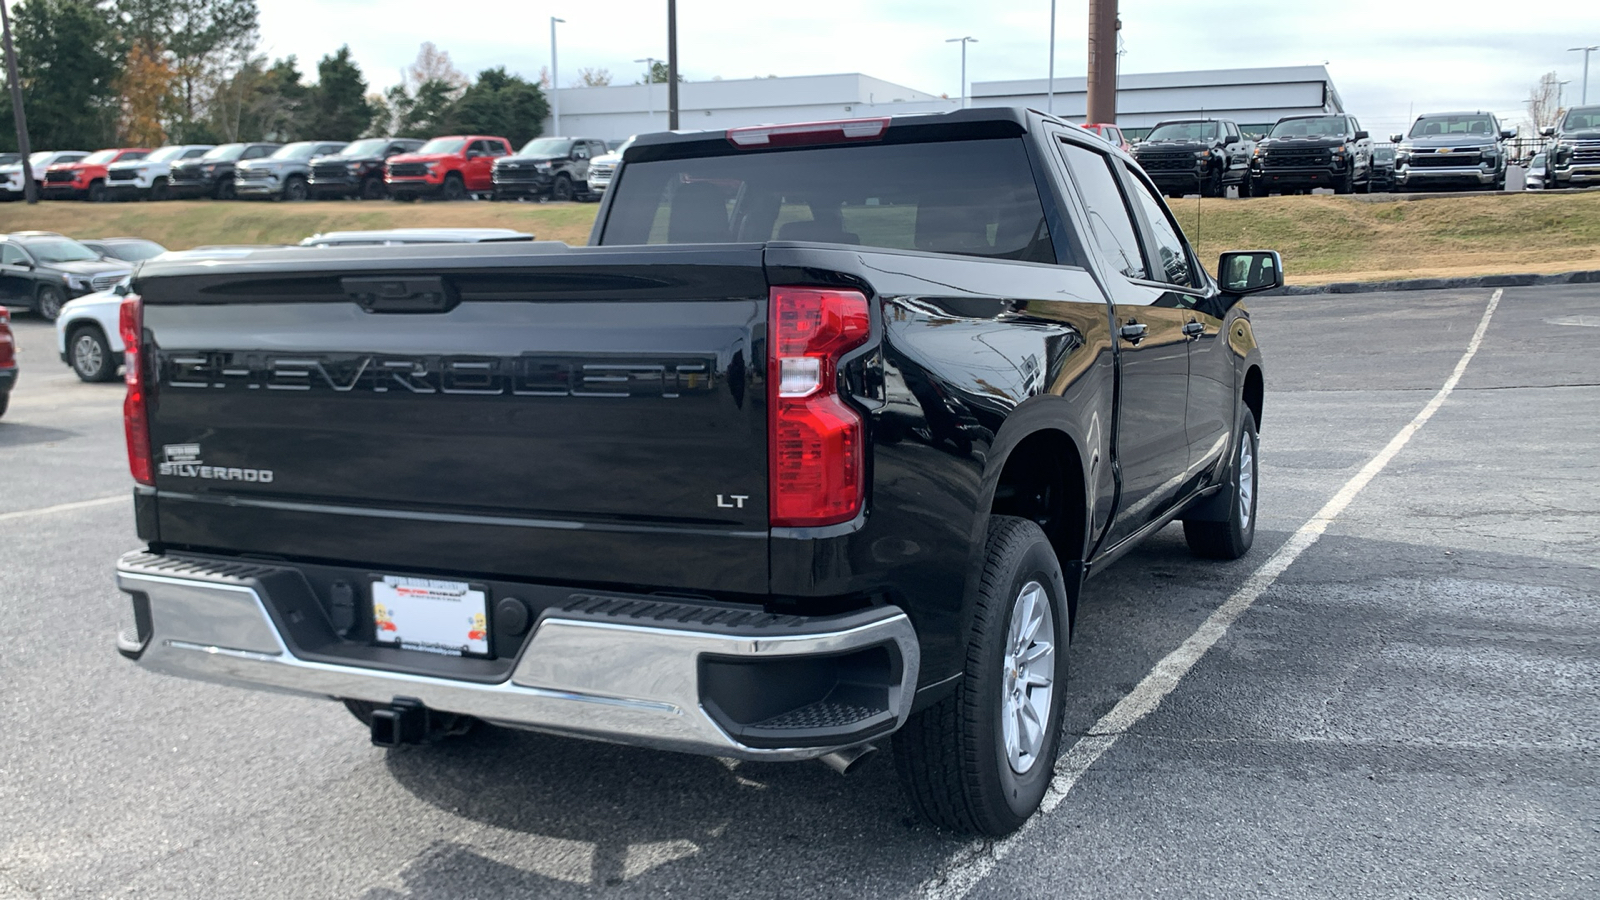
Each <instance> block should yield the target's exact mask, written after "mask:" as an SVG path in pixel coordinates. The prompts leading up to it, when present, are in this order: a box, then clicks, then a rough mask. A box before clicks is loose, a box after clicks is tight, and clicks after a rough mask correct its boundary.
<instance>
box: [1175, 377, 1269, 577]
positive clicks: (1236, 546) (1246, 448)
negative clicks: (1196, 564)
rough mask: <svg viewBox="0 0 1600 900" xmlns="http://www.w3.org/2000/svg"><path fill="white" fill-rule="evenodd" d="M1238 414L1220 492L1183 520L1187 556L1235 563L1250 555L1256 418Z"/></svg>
mask: <svg viewBox="0 0 1600 900" xmlns="http://www.w3.org/2000/svg"><path fill="white" fill-rule="evenodd" d="M1240 406H1241V407H1243V408H1242V409H1241V410H1240V413H1239V428H1238V441H1237V443H1236V445H1235V446H1234V448H1233V462H1232V465H1231V466H1230V467H1229V471H1228V480H1227V482H1226V483H1225V484H1223V486H1222V490H1221V491H1220V492H1218V494H1217V495H1216V496H1214V497H1212V498H1211V499H1210V500H1208V501H1207V502H1205V503H1204V504H1202V505H1201V506H1199V507H1197V508H1196V509H1195V510H1194V512H1193V513H1192V514H1191V515H1189V516H1186V517H1185V518H1184V520H1183V538H1184V540H1185V541H1187V542H1188V544H1189V552H1191V553H1193V554H1194V555H1195V556H1202V557H1205V558H1207V559H1238V558H1239V557H1241V556H1244V555H1245V554H1246V553H1249V552H1250V545H1251V544H1252V543H1253V542H1254V541H1255V536H1256V485H1257V479H1256V475H1257V466H1256V455H1257V453H1256V451H1257V449H1258V442H1257V439H1256V417H1255V414H1254V413H1252V412H1251V411H1250V408H1249V407H1246V406H1244V405H1243V404H1240Z"/></svg>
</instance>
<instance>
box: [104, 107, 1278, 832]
mask: <svg viewBox="0 0 1600 900" xmlns="http://www.w3.org/2000/svg"><path fill="white" fill-rule="evenodd" d="M951 172H961V173H963V177H962V178H959V179H955V178H950V177H949V174H950V173H951ZM1220 271H1221V279H1222V282H1223V284H1222V285H1221V286H1219V285H1218V283H1217V282H1216V281H1215V280H1213V279H1212V278H1211V277H1210V276H1209V275H1207V274H1206V272H1205V271H1204V270H1203V269H1202V268H1201V266H1200V264H1199V261H1198V260H1197V259H1196V258H1195V255H1194V252H1193V250H1192V249H1191V247H1190V246H1189V244H1188V243H1187V242H1186V241H1185V240H1184V238H1183V234H1182V232H1181V231H1180V230H1179V228H1178V226H1177V224H1176V223H1175V222H1174V220H1173V219H1172V217H1171V215H1170V213H1169V212H1168V210H1167V208H1166V206H1165V205H1164V204H1163V202H1162V200H1161V199H1160V193H1159V191H1158V190H1157V189H1156V187H1155V185H1154V184H1152V183H1151V181H1150V180H1149V179H1148V178H1147V177H1146V176H1145V175H1144V174H1143V173H1142V172H1141V171H1140V170H1139V168H1138V167H1137V166H1136V165H1134V163H1133V160H1132V158H1131V157H1129V156H1127V155H1125V154H1123V153H1122V152H1120V151H1119V150H1117V149H1115V148H1113V147H1111V146H1109V145H1107V144H1106V143H1105V142H1104V141H1102V140H1099V139H1098V138H1096V137H1094V136H1092V135H1088V134H1086V133H1084V132H1082V131H1081V130H1079V129H1077V128H1075V127H1073V126H1071V125H1068V124H1066V123H1063V122H1061V121H1058V120H1055V119H1052V118H1048V117H1044V116H1042V115H1041V114H1039V113H1036V112H1024V111H1022V110H1010V109H984V110H976V109H975V110H966V111H960V112H953V113H948V114H943V115H927V116H907V117H903V118H902V117H897V118H895V119H893V120H891V119H887V118H882V119H853V120H849V121H843V122H831V123H817V124H809V125H803V126H772V127H756V128H740V129H735V130H733V131H730V132H727V133H725V134H724V133H722V132H717V133H704V132H702V133H680V134H654V135H648V136H641V137H640V138H639V139H638V140H637V141H636V142H635V143H634V144H633V146H632V147H630V148H629V149H628V151H627V154H626V164H625V165H624V166H623V167H622V168H621V169H619V174H618V176H617V180H616V182H615V183H614V184H613V185H612V187H611V188H610V189H609V190H607V192H606V195H605V200H604V201H603V203H602V206H601V208H600V210H599V215H598V217H597V219H596V222H595V226H594V231H593V234H592V236H591V239H590V246H588V247H583V248H570V247H567V246H566V245H563V244H556V243H548V242H546V243H521V244H479V245H470V246H469V245H432V246H410V247H404V248H386V247H373V248H361V249H340V248H325V249H309V248H308V249H268V250H258V251H244V252H240V253H238V254H230V255H229V257H228V258H226V259H218V258H214V259H205V260H193V259H190V260H185V259H183V258H181V257H180V258H163V259H159V260H153V261H151V262H147V263H145V264H143V267H142V268H141V269H140V271H139V272H138V273H137V275H136V277H135V278H134V280H133V283H132V288H131V293H130V295H129V296H128V297H127V298H126V300H125V301H124V304H123V307H122V328H123V331H124V333H125V339H126V341H127V344H128V347H129V353H130V361H129V363H128V366H127V370H128V372H129V373H130V375H129V384H128V399H127V402H126V407H125V412H126V414H127V415H126V420H127V429H128V437H129V461H130V466H131V468H132V470H133V474H134V477H135V479H136V481H137V482H138V484H137V486H136V488H135V494H134V496H135V505H136V513H137V515H136V518H137V523H138V530H139V535H140V536H141V538H142V539H143V540H144V541H146V542H147V544H148V548H147V549H146V550H145V551H141V552H137V553H133V554H129V555H127V556H125V557H123V558H122V559H121V560H120V562H119V563H118V565H117V577H118V583H119V584H120V586H121V587H122V589H123V590H124V591H126V592H127V593H128V596H129V603H128V604H127V612H128V620H127V621H128V624H127V625H126V626H125V627H124V629H123V630H122V632H121V634H120V635H119V637H118V648H119V649H120V651H121V652H122V653H123V654H124V655H125V656H127V657H129V658H131V659H134V660H137V661H138V664H139V665H141V666H143V667H144V668H146V669H149V670H152V671H158V672H166V673H170V674H175V675H181V676H185V677H191V678H198V679H202V680H208V681H216V682H222V683H226V684H234V685H241V686H248V687H255V688H263V689H273V690H283V691H289V692H294V693H301V694H306V695H312V696H320V697H332V698H341V699H343V700H344V701H345V703H346V705H347V706H348V707H349V709H350V710H351V712H352V713H354V714H355V715H356V716H357V717H358V718H359V719H360V720H361V721H362V722H364V723H365V724H366V725H367V727H368V728H370V732H371V737H372V740H373V741H374V742H375V743H378V744H380V745H394V744H398V743H403V742H410V741H418V740H428V739H433V738H440V737H443V736H446V735H450V734H455V733H459V732H462V731H464V730H466V729H467V727H468V726H469V725H471V724H472V723H473V722H474V721H478V720H482V721H487V722H490V723H494V724H497V725H502V726H511V727H519V728H528V729H534V730H541V731H548V732H554V733H558V734H565V735H572V736H577V737H587V738H597V739H602V740H611V741H621V742H624V743H629V744H637V745H645V746H651V747H657V748H665V749H672V750H681V751H688V752H694V753H706V754H713V755H717V756H723V757H737V758H744V759H755V760H794V759H805V758H818V757H820V758H823V759H825V760H826V761H830V762H831V763H832V764H834V765H835V767H836V768H840V769H845V768H848V767H849V766H850V765H852V764H853V763H854V762H855V761H856V760H858V759H860V758H863V757H864V755H865V754H866V753H867V752H868V750H869V749H870V748H871V747H872V746H873V745H874V743H875V742H888V741H890V740H892V743H893V747H894V753H895V757H896V760H897V762H898V765H899V769H900V772H901V773H902V775H903V776H904V778H905V780H906V783H907V785H908V788H909V794H910V796H911V797H912V798H913V800H914V803H915V805H916V806H917V807H918V808H919V809H920V810H921V811H922V812H923V813H924V814H926V815H927V816H928V817H929V818H931V819H932V820H933V821H935V822H938V823H941V824H943V825H945V826H949V827H952V828H957V829H965V830H971V831H978V832H984V833H991V834H998V833H1004V832H1007V831H1010V830H1012V829H1014V828H1016V827H1017V826H1019V825H1020V824H1021V823H1022V822H1023V821H1024V820H1025V819H1026V818H1027V817H1028V816H1029V815H1030V814H1031V813H1032V812H1033V811H1034V810H1035V809H1036V808H1037V806H1038V804H1039V801H1040V798H1041V797H1042V796H1043V794H1044V792H1045V788H1046V786H1047V785H1048V783H1049V781H1050V777H1051V770H1052V764H1053V762H1052V761H1053V760H1054V759H1055V755H1056V751H1057V744H1058V740H1059V735H1060V731H1061V728H1060V726H1061V710H1062V704H1063V696H1064V693H1065V691H1066V689H1067V685H1066V682H1065V678H1066V675H1067V668H1066V656H1067V646H1068V638H1069V637H1070V635H1071V632H1072V624H1073V620H1074V616H1075V615H1076V614H1077V611H1078V609H1079V603H1078V600H1079V596H1080V593H1081V590H1082V585H1083V583H1084V579H1085V578H1086V577H1089V576H1092V575H1094V574H1095V573H1098V572H1100V571H1101V570H1103V569H1104V568H1105V567H1106V566H1108V565H1110V564H1111V562H1112V561H1113V560H1115V559H1117V558H1118V557H1119V556H1121V555H1122V554H1123V553H1124V552H1126V551H1127V550H1128V549H1129V548H1131V547H1133V546H1134V545H1135V544H1136V543H1138V542H1139V541H1140V540H1141V539H1142V538H1144V537H1147V536H1149V535H1150V534H1153V533H1154V532H1155V531H1157V530H1159V529H1161V528H1162V527H1163V526H1165V525H1167V524H1168V523H1169V522H1171V521H1173V520H1175V519H1182V520H1183V523H1184V533H1185V536H1186V537H1187V539H1188V542H1189V545H1190V547H1191V548H1192V549H1193V551H1194V552H1195V554H1196V555H1198V556H1202V557H1213V558H1224V559H1231V558H1235V557H1238V556H1241V555H1243V554H1244V553H1245V552H1247V551H1248V550H1249V548H1250V545H1251V541H1252V536H1253V533H1254V528H1255V522H1256V517H1255V510H1256V498H1257V496H1258V491H1257V489H1256V486H1257V478H1256V428H1257V424H1258V423H1259V422H1260V419H1261V404H1262V390H1263V380H1262V362H1261V354H1260V351H1259V350H1258V349H1257V347H1256V343H1255V339H1254V336H1253V332H1252V330H1251V323H1250V316H1249V314H1248V312H1247V311H1246V310H1245V308H1244V307H1243V306H1242V305H1241V304H1240V303H1239V300H1240V297H1241V295H1243V294H1247V293H1250V292H1252V291H1256V290H1260V289H1266V288H1270V287H1274V286H1276V285H1279V284H1281V283H1282V272H1281V268H1280V265H1279V261H1278V258H1277V255H1276V254H1275V253H1271V252H1266V251H1258V252H1250V253H1234V254H1224V255H1223V257H1222V260H1221V263H1220Z"/></svg>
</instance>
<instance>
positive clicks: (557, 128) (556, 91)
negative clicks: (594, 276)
mask: <svg viewBox="0 0 1600 900" xmlns="http://www.w3.org/2000/svg"><path fill="white" fill-rule="evenodd" d="M0 2H4V0H0ZM566 21H567V20H566V19H558V18H556V17H555V16H551V17H550V130H551V131H554V132H555V135H554V136H555V137H560V136H561V76H560V74H559V73H560V71H561V70H560V69H559V68H557V67H556V23H557V22H560V23H562V24H566Z"/></svg>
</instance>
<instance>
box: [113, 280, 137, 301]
mask: <svg viewBox="0 0 1600 900" xmlns="http://www.w3.org/2000/svg"><path fill="white" fill-rule="evenodd" d="M111 293H113V294H116V295H117V296H118V297H126V296H128V295H129V294H131V293H133V283H132V282H130V281H129V280H128V279H126V278H124V279H122V280H121V281H119V282H117V285H116V287H114V288H112V289H111Z"/></svg>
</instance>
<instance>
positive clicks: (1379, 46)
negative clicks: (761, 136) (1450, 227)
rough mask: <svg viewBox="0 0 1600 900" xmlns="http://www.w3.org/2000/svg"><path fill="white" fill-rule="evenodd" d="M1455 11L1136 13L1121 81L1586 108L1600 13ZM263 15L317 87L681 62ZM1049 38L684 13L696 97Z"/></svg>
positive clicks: (637, 27) (611, 31) (395, 12)
mask: <svg viewBox="0 0 1600 900" xmlns="http://www.w3.org/2000/svg"><path fill="white" fill-rule="evenodd" d="M1447 5H1448V7H1449V10H1450V13H1449V14H1448V15H1440V14H1439V12H1438V11H1437V10H1438V9H1440V8H1442V7H1438V6H1437V4H1433V3H1415V4H1409V3H1398V2H1393V0H1389V2H1373V0H1345V2H1342V3H1314V2H1304V0H1301V2H1292V3H1278V4H1270V5H1269V4H1246V5H1235V4H1215V3H1196V2H1193V0H1181V2H1179V0H1123V2H1122V3H1121V8H1120V13H1121V18H1122V22H1123V28H1122V35H1121V36H1122V44H1123V50H1124V51H1125V55H1124V56H1123V60H1122V72H1123V73H1131V72H1172V71H1185V70H1192V69H1213V68H1233V67H1253V66H1280V65H1308V64H1313V65H1314V64H1321V63H1326V64H1327V66H1328V71H1329V73H1330V74H1331V76H1332V78H1333V83H1334V86H1335V87H1336V88H1337V89H1338V91H1339V93H1340V95H1341V96H1342V97H1343V98H1344V103H1345V109H1346V110H1347V111H1348V112H1350V113H1353V114H1355V115H1356V116H1357V117H1358V118H1360V119H1361V121H1362V124H1363V126H1365V127H1366V128H1367V129H1368V130H1369V131H1372V132H1373V133H1374V134H1375V135H1376V134H1380V133H1388V132H1391V131H1401V130H1404V128H1405V127H1406V126H1407V125H1408V124H1409V122H1410V120H1411V118H1412V117H1413V116H1414V115H1419V114H1421V113H1423V112H1426V111H1448V110H1457V109H1487V110H1491V111H1494V112H1497V113H1500V114H1501V115H1502V117H1503V118H1505V119H1507V123H1508V124H1515V123H1518V122H1520V121H1522V120H1523V119H1524V118H1525V116H1526V112H1525V104H1526V100H1527V97H1528V93H1529V91H1530V90H1531V89H1532V88H1533V86H1534V85H1535V83H1537V81H1538V80H1539V77H1540V76H1541V75H1543V74H1544V73H1546V72H1550V71H1554V72H1556V73H1557V75H1558V77H1559V78H1560V79H1561V80H1567V81H1570V82H1571V83H1570V84H1568V85H1566V87H1565V97H1566V101H1567V105H1569V106H1570V105H1574V104H1576V103H1577V102H1578V98H1579V95H1580V93H1581V82H1582V71H1583V54H1581V53H1570V52H1567V48H1568V47H1574V46H1579V45H1582V44H1600V3H1596V2H1592V0H1591V2H1576V3H1563V4H1559V5H1558V6H1559V13H1556V14H1548V13H1549V10H1548V9H1544V8H1542V7H1540V6H1538V5H1535V6H1529V7H1517V6H1516V5H1513V4H1504V3H1491V2H1484V0H1455V2H1453V3H1450V4H1447ZM260 8H261V33H262V50H263V52H265V53H267V54H270V55H272V56H287V55H289V54H294V55H296V56H298V57H299V59H300V63H301V69H302V70H303V71H307V72H309V73H310V74H311V76H312V77H315V70H316V69H315V67H316V61H317V60H318V59H319V58H321V57H322V56H323V55H324V54H327V53H330V52H332V51H334V50H336V49H337V48H338V43H339V42H340V41H348V42H349V44H350V49H351V52H352V53H353V54H354V56H355V59H356V61H357V62H358V63H359V64H360V66H361V68H362V71H363V72H364V73H365V74H366V77H367V81H368V83H369V85H370V86H372V87H373V88H374V89H380V88H382V87H386V86H388V85H391V84H394V83H396V82H398V81H399V80H400V78H401V72H402V70H403V69H404V68H405V67H406V66H407V65H408V64H409V63H410V62H411V61H412V59H414V58H415V57H416V53H417V48H418V46H419V45H420V44H421V43H422V41H424V40H430V41H433V42H434V43H435V44H437V45H438V46H439V47H440V48H441V49H443V50H445V51H447V52H449V53H450V55H451V58H452V59H453V60H454V62H455V64H456V67H457V68H459V69H461V70H462V71H463V72H466V73H467V74H468V75H473V74H475V73H476V72H478V71H479V70H481V69H485V68H490V67H494V66H505V67H506V68H507V69H508V70H510V71H512V72H514V73H519V74H521V75H524V76H526V77H529V78H533V77H537V75H538V73H539V71H540V70H541V68H543V67H545V66H548V65H549V64H550V17H551V16H558V17H560V18H562V19H565V20H566V23H565V24H563V25H559V26H558V28H559V34H558V40H559V43H558V46H557V49H558V52H559V62H560V66H559V74H560V80H561V83H562V85H563V86H566V85H568V84H569V83H570V82H572V81H573V80H574V79H575V78H576V77H577V74H578V70H579V69H580V68H583V67H593V68H603V69H608V70H610V72H611V73H612V75H613V77H614V79H615V83H619V84H623V83H632V82H633V81H635V80H637V79H639V78H640V77H641V75H642V73H643V70H644V65H643V64H639V63H634V62H633V60H635V59H639V58H642V57H646V56H654V57H664V56H665V55H666V49H667V40H666V2H665V0H587V2H582V3H577V2H550V0H516V2H511V3H505V2H493V0H467V2H465V3H463V5H462V6H460V7H453V6H449V5H446V6H440V4H439V3H437V2H429V0H260ZM1541 9H1544V11H1543V12H1541ZM1235 11H1236V12H1235ZM1087 21H1088V4H1087V2H1086V0H1058V3H1057V25H1056V74H1057V75H1058V76H1062V77H1064V76H1069V75H1082V74H1083V73H1084V69H1085V65H1086V60H1087V55H1088V54H1087V47H1086V44H1087V37H1086V35H1087V28H1086V25H1087ZM308 23H314V24H308ZM1049 33H1050V2H1049V0H1008V2H1005V3H994V4H988V3H975V2H972V0H966V2H950V0H921V2H906V0H855V2H850V0H802V2H797V3H788V2H785V3H761V2H756V3H751V2H737V0H679V2H678V57H679V68H680V70H681V72H682V73H683V75H684V77H686V78H688V79H689V80H690V81H705V80H710V79H712V78H713V77H722V78H728V79H732V78H750V77H758V76H766V75H780V76H787V75H821V74H832V73H841V72H861V73H863V74H866V75H871V76H874V77H877V78H882V79H884V80H887V81H891V82H895V83H897V84H902V85H905V86H907V87H911V88H915V89H917V90H921V91H927V92H929V93H933V94H949V95H950V96H952V97H954V96H959V95H960V93H961V84H960V82H961V76H960V50H959V45H957V44H948V43H945V40H946V39H947V38H952V37H962V36H971V37H974V38H977V39H978V43H976V44H971V45H969V46H968V49H967V77H968V79H969V80H970V81H999V80H1006V79H1013V78H1040V77H1043V76H1044V74H1045V71H1046V66H1047V64H1048V61H1049V51H1048V41H1049ZM1589 98H1590V100H1591V102H1595V103H1600V52H1596V53H1595V54H1593V55H1592V57H1591V75H1590V82H1589Z"/></svg>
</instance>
